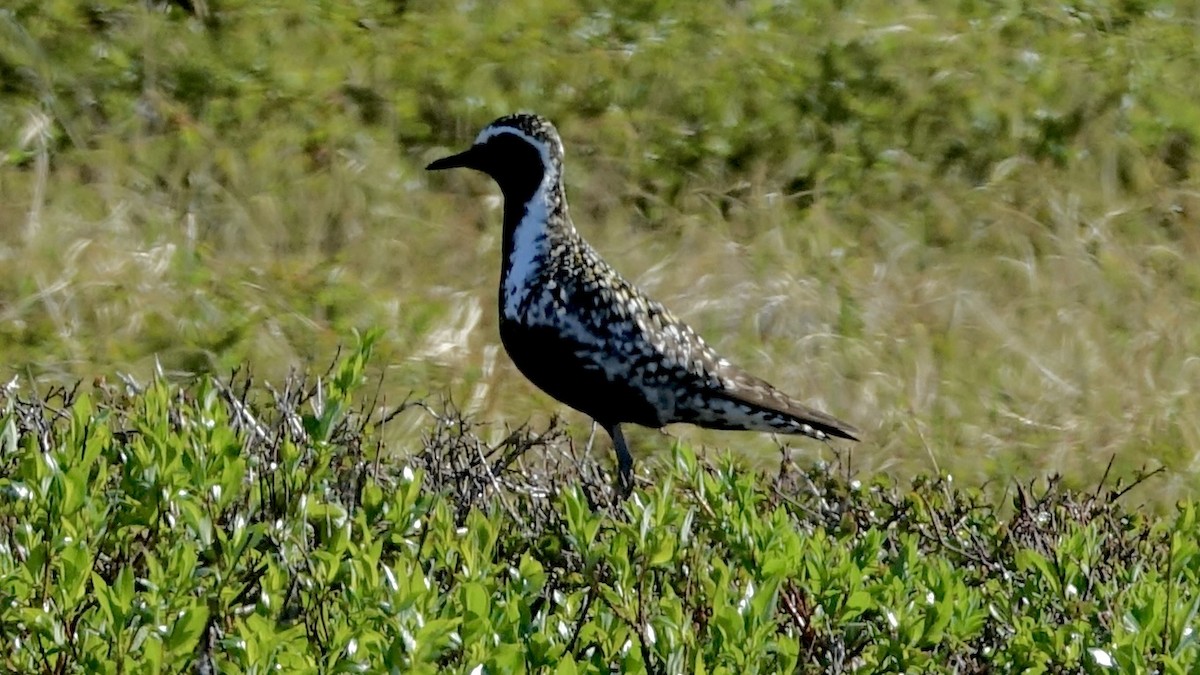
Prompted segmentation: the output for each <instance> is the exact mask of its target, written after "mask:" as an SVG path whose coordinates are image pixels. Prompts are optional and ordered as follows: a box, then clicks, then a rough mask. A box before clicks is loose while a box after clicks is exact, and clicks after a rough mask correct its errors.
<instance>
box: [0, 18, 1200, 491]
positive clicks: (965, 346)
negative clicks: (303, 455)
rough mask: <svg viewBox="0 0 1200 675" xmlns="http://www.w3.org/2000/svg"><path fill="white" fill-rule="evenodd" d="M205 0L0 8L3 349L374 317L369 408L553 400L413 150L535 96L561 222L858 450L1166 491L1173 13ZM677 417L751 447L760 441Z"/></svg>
mask: <svg viewBox="0 0 1200 675" xmlns="http://www.w3.org/2000/svg"><path fill="white" fill-rule="evenodd" d="M198 7H199V9H197V10H196V12H197V13H196V14H189V13H188V12H186V11H184V10H182V9H181V8H180V7H179V6H177V5H173V4H169V3H163V4H151V5H148V6H146V7H137V8H134V7H125V6H123V5H112V4H107V3H103V2H90V3H83V4H73V3H42V2H18V3H17V4H16V5H13V6H11V7H10V8H9V9H6V10H4V11H3V12H2V13H0V31H2V32H3V33H4V35H5V37H6V39H5V40H3V46H0V75H2V76H3V77H2V78H0V79H2V80H3V82H4V83H5V84H4V85H3V87H2V88H0V129H3V132H0V153H3V157H4V159H3V161H2V162H0V220H2V221H3V222H6V223H9V224H11V226H10V227H7V228H4V232H3V233H0V257H2V258H3V260H4V261H5V264H4V265H3V266H2V268H3V271H2V272H0V290H2V293H3V296H4V297H6V298H8V300H7V301H6V302H5V304H4V305H3V307H0V338H2V339H3V344H4V345H5V357H6V358H5V362H6V364H8V368H9V369H10V370H11V371H12V372H14V373H19V374H23V375H30V376H32V377H34V378H36V379H38V380H40V381H43V382H57V383H67V382H71V381H73V380H74V379H76V378H80V377H83V378H92V377H95V376H96V375H97V374H106V375H108V376H109V377H111V376H112V374H113V373H116V372H130V373H134V374H136V375H138V376H139V377H143V378H144V377H147V376H149V375H150V373H152V372H153V371H154V368H155V367H156V365H158V364H161V366H162V368H163V369H164V370H165V371H166V372H168V373H177V374H181V375H188V374H206V373H218V374H219V373H224V372H228V371H229V370H230V369H231V368H233V367H236V366H238V365H240V364H243V363H251V364H253V367H254V368H255V370H256V372H259V373H260V374H263V375H268V376H272V377H276V378H279V377H282V376H283V375H284V373H286V372H287V370H288V369H290V368H292V367H295V366H297V365H308V366H312V365H314V364H319V363H324V362H327V361H328V359H330V358H331V357H332V355H333V353H334V351H335V349H336V347H337V345H338V344H341V343H344V341H345V339H346V336H347V335H349V334H350V333H351V332H352V331H353V330H366V329H368V328H371V327H377V326H378V327H385V328H386V329H387V332H386V334H385V336H384V338H383V340H382V342H381V344H380V345H379V352H380V354H381V356H382V359H381V361H380V363H381V364H385V365H384V370H386V377H385V378H384V390H385V393H386V394H387V395H388V397H389V398H390V399H392V400H400V399H403V398H405V397H406V396H408V395H409V394H410V393H412V392H416V393H417V394H421V395H425V394H435V395H445V396H449V397H452V398H453V400H455V401H458V402H460V403H461V404H462V405H463V406H464V408H465V409H466V410H467V411H469V412H471V413H474V414H478V415H480V416H482V418H483V419H486V420H490V421H493V422H494V423H496V425H497V426H496V427H495V429H494V431H493V432H492V433H493V434H494V435H496V436H499V435H502V434H503V433H504V430H503V423H507V424H510V425H512V424H520V423H522V422H524V421H526V420H528V419H531V416H532V419H533V420H534V422H535V424H544V423H545V420H546V419H547V417H548V416H549V415H551V414H555V413H558V412H560V411H561V407H560V406H558V405H557V404H555V403H554V402H553V401H551V400H549V399H548V398H547V397H545V396H543V395H541V394H539V393H538V392H536V391H534V390H533V388H532V387H530V386H529V385H528V384H527V383H526V382H524V380H523V379H522V378H521V377H520V376H519V375H518V374H517V373H516V372H515V370H514V369H513V367H512V366H511V365H510V364H509V362H508V361H507V360H506V357H505V356H504V355H503V354H502V352H501V351H500V350H499V340H498V336H497V332H496V328H495V312H494V309H493V306H494V302H495V301H494V297H495V290H494V289H495V287H496V279H497V276H498V262H497V260H498V257H499V256H498V249H499V242H498V230H499V227H498V218H499V216H498V213H497V211H496V202H495V191H494V190H493V188H492V187H491V186H490V185H489V184H488V183H487V182H486V181H485V180H484V179H481V178H478V177H474V176H454V177H449V178H446V179H441V178H439V179H436V180H435V179H432V178H429V177H427V176H426V175H425V174H424V172H423V171H422V170H421V167H422V166H423V165H424V163H426V162H427V161H428V160H429V159H431V158H434V157H437V156H440V155H442V154H444V153H447V152H449V151H451V150H454V149H457V148H461V147H463V146H465V145H466V144H468V143H469V142H470V139H471V138H472V136H473V134H474V133H475V131H476V130H477V129H478V128H479V127H481V126H482V125H484V124H486V123H487V122H488V121H490V120H491V119H492V118H493V117H495V116H497V115H499V114H501V113H504V112H508V111H511V110H515V109H532V110H536V111H538V112H541V113H543V114H545V115H547V116H549V117H550V118H552V119H553V120H555V121H556V122H557V123H558V125H559V127H560V129H561V131H562V133H563V135H564V137H565V139H566V142H567V148H568V156H567V181H568V187H569V191H570V197H571V203H572V207H573V215H574V216H575V219H576V221H577V223H578V225H579V227H580V229H581V230H582V231H583V232H584V234H585V235H586V236H587V237H589V238H590V239H591V240H593V242H594V243H595V244H596V245H597V247H598V248H599V249H600V250H601V251H603V252H604V253H605V255H606V256H607V257H608V258H610V259H611V260H612V261H613V262H614V263H615V264H616V266H617V267H618V268H619V269H621V270H622V271H624V272H625V273H626V274H627V275H629V276H631V277H632V278H634V279H635V280H637V281H638V282H639V283H640V284H641V285H642V286H644V287H645V288H647V290H649V291H650V292H651V293H652V294H653V295H655V296H657V297H659V298H660V299H662V300H663V301H664V302H666V304H668V305H669V306H670V307H672V308H673V309H675V310H676V312H677V313H679V314H682V315H683V316H684V317H685V318H686V319H687V320H689V321H691V322H693V323H694V324H696V325H697V327H698V328H700V329H701V331H702V332H703V333H704V334H705V335H706V336H708V337H709V338H710V339H711V340H712V341H713V342H715V343H716V344H717V346H718V347H719V348H720V349H721V350H722V351H724V352H726V353H727V354H728V355H729V356H730V357H731V358H733V359H735V360H737V361H739V362H742V363H744V364H745V366H746V367H748V368H749V369H750V370H752V371H754V372H758V373H762V374H769V375H770V376H771V379H772V380H773V381H775V382H776V383H777V384H778V385H779V386H781V387H782V388H783V389H785V390H788V391H791V392H794V393H797V394H799V395H800V396H801V398H803V399H805V400H807V401H809V402H811V403H813V404H815V405H818V406H820V407H823V408H826V409H828V410H830V411H832V412H834V413H836V414H838V415H839V416H841V417H843V418H846V419H848V420H851V421H853V422H854V423H856V424H858V425H859V426H861V427H863V428H864V429H865V431H866V434H867V438H868V441H867V443H865V444H864V445H863V446H861V449H859V450H857V451H856V452H855V454H854V463H855V466H856V468H858V469H859V470H861V471H863V472H865V473H867V474H875V473H889V474H894V475H900V476H911V475H915V474H917V473H926V472H934V473H936V472H938V471H941V472H948V473H951V474H953V475H955V476H956V477H958V478H959V479H960V480H965V481H967V482H968V483H971V484H982V483H985V482H988V481H992V482H994V483H995V482H998V483H1000V484H1003V483H1005V481H1007V479H1009V478H1010V477H1014V476H1015V477H1020V478H1030V477H1033V476H1039V475H1048V474H1050V473H1054V472H1059V473H1063V474H1064V475H1065V476H1066V477H1067V480H1068V482H1069V483H1070V484H1072V485H1075V486H1083V485H1089V484H1094V483H1095V481H1097V480H1098V479H1099V475H1100V471H1101V470H1102V468H1103V467H1104V466H1106V465H1107V464H1108V462H1109V460H1110V459H1112V460H1113V461H1114V463H1115V468H1116V470H1117V471H1118V473H1120V474H1122V475H1128V474H1129V473H1130V472H1132V471H1135V470H1137V469H1138V468H1141V467H1142V466H1148V467H1156V466H1162V467H1167V468H1169V469H1170V472H1169V473H1168V474H1167V477H1166V478H1164V479H1163V484H1162V485H1160V486H1159V487H1157V488H1156V489H1155V490H1154V491H1153V492H1152V493H1150V494H1146V495H1141V496H1140V497H1139V498H1140V499H1145V500H1149V501H1154V502H1157V503H1160V504H1169V503H1170V502H1171V501H1172V500H1174V499H1176V498H1178V497H1180V496H1184V495H1189V494H1192V486H1193V485H1194V483H1195V475H1196V455H1195V448H1197V447H1198V445H1200V443H1198V441H1200V426H1198V422H1197V420H1200V410H1198V409H1197V403H1196V401H1198V400H1200V397H1198V396H1197V395H1196V394H1197V392H1196V387H1197V382H1200V380H1198V379H1197V372H1196V363H1197V361H1196V360H1195V358H1194V356H1195V355H1196V354H1197V353H1200V328H1198V326H1200V322H1197V321H1196V320H1195V318H1196V316H1197V300H1196V299H1197V297H1198V291H1200V273H1198V272H1197V268H1196V267H1195V266H1194V265H1191V264H1190V263H1189V261H1190V260H1192V259H1194V258H1195V256H1196V254H1197V252H1198V247H1200V235H1197V232H1198V230H1197V229H1196V228H1195V227H1194V224H1195V215H1194V214H1195V212H1196V209H1197V206H1198V205H1197V192H1196V181H1195V178H1194V174H1195V159H1194V156H1193V145H1194V142H1195V138H1196V134H1197V130H1198V129H1200V111H1198V109H1197V106H1196V105H1195V101H1196V100H1200V96H1198V95H1200V92H1198V91H1197V85H1196V84H1195V81H1194V77H1192V74H1193V73H1194V72H1195V69H1196V66H1197V63H1196V61H1197V56H1196V54H1195V50H1194V49H1192V45H1193V41H1192V39H1191V38H1192V33H1193V32H1194V29H1195V25H1196V20H1197V16H1196V14H1195V13H1194V11H1193V10H1191V9H1188V8H1187V7H1182V6H1176V4H1174V3H1154V2H1123V3H1104V2H1074V3H1059V4H1054V5H1044V6H1043V5H1034V6H1028V7H1025V6H1022V5H1017V4H1007V5H1004V4H1002V5H976V4H973V3H959V2H949V1H941V2H936V3H934V4H932V5H929V4H914V3H901V4H895V3H890V2H877V1H870V0H864V1H862V2H853V3H815V4H814V3H805V4H804V5H803V6H799V5H790V4H787V3H775V4H765V3H744V4H741V5H737V6H735V7H724V6H712V7H708V8H705V9H698V10H696V11H695V12H693V13H689V14H687V15H682V14H679V13H678V12H677V11H675V10H673V9H671V7H670V6H669V5H668V4H663V3H657V2H650V1H645V2H636V3H631V4H630V3H627V4H622V5H619V6H615V5H614V6H606V5H603V4H589V3H579V4H576V3H570V2H550V1H541V0H539V1H534V0H525V1H522V2H516V3H506V4H505V5H504V6H503V7H492V6H491V5H486V4H484V5H471V6H464V7H452V6H449V5H446V6H440V5H436V4H424V3H402V4H397V3H393V2H383V1H368V0H364V1H362V2H356V3H352V4H345V3H319V4H317V5H315V6H314V5H313V4H311V3H303V2H279V3H273V4H271V5H262V4H260V3H246V2H239V1H236V0H223V1H222V2H220V3H208V4H206V5H204V6H198ZM569 419H570V420H571V421H572V425H571V427H572V430H573V434H575V435H576V437H577V438H583V437H584V436H585V435H586V433H587V425H586V420H584V419H582V418H581V417H578V416H571V417H570V418H569ZM394 433H395V434H396V436H395V438H393V439H392V440H393V441H394V442H395V443H394V444H395V446H396V447H406V446H410V445H411V444H412V443H413V442H414V441H415V440H416V438H417V436H416V429H415V428H414V427H406V428H402V429H397V430H396V431H395V432H394ZM672 433H674V434H677V435H678V437H679V438H681V439H683V440H685V441H687V442H689V443H693V444H710V445H717V446H728V445H731V444H733V445H735V446H736V448H737V450H738V452H739V454H741V455H742V456H744V457H746V458H748V459H749V460H750V461H752V462H756V461H759V462H769V461H771V460H770V459H769V457H770V455H771V452H770V448H771V447H772V446H771V444H770V443H769V441H768V440H767V439H760V438H756V437H753V436H749V437H748V436H744V435H742V436H730V435H723V434H708V433H701V432H698V431H695V430H692V429H688V428H680V429H677V430H672ZM634 445H635V446H636V450H637V451H638V452H640V453H642V454H653V453H656V452H663V451H665V448H667V447H668V446H669V443H664V442H662V441H661V440H659V438H658V437H657V436H656V435H654V434H641V435H637V436H635V438H634ZM800 452H802V453H803V454H804V455H806V456H809V457H815V456H817V455H819V454H820V453H821V452H822V450H821V449H820V448H814V447H811V446H808V445H805V446H803V447H802V448H801V449H800Z"/></svg>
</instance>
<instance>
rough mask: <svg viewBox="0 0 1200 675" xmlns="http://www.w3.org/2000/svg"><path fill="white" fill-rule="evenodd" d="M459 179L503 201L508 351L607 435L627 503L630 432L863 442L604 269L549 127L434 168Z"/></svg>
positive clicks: (491, 135)
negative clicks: (692, 431)
mask: <svg viewBox="0 0 1200 675" xmlns="http://www.w3.org/2000/svg"><path fill="white" fill-rule="evenodd" d="M459 167H465V168H470V169H475V170H477V171H482V172H483V173H485V174H487V175H488V176H491V177H492V179H493V180H495V181H496V183H497V184H498V185H499V186H500V191H501V192H502V193H503V195H504V232H503V240H502V253H503V259H502V263H501V264H502V267H501V272H500V339H501V341H502V342H503V343H504V348H505V349H506V350H507V351H508V354H509V356H510V357H512V360H513V363H515V364H516V366H517V368H518V369H519V370H520V371H521V372H522V373H523V374H524V375H525V376H526V377H528V378H529V379H530V381H532V382H533V383H534V384H535V385H537V386H538V387H540V388H541V389H542V390H544V391H545V392H546V393H548V394H550V395H551V396H553V397H554V398H556V399H558V400H559V401H562V402H563V403H565V404H567V405H569V406H571V407H572V408H575V409H576V410H578V411H580V412H582V413H584V414H587V415H589V416H590V417H591V418H592V419H594V420H595V421H596V422H597V423H599V424H600V426H602V427H603V428H604V430H605V431H607V432H608V434H609V436H610V437H612V441H613V445H614V446H615V448H616V452H617V467H618V481H619V485H620V488H621V490H622V491H623V492H625V493H628V491H629V490H630V489H632V486H633V457H632V455H630V454H629V448H628V446H627V445H626V443H625V437H624V436H623V435H622V433H621V424H623V423H626V422H631V423H634V424H640V425H643V426H647V427H653V428H659V427H662V426H664V425H667V424H672V423H675V422H686V423H688V424H695V425H697V426H701V427H707V428H711V429H728V430H747V431H765V432H780V433H785V434H803V435H805V436H809V437H812V438H816V439H819V440H826V439H828V438H830V437H834V436H836V437H840V438H847V439H850V440H858V438H857V434H858V431H857V430H856V429H855V428H854V427H852V426H850V425H849V424H846V423H845V422H842V421H841V420H838V419H836V418H834V417H832V416H830V415H828V414H826V413H823V412H821V411H819V410H814V409H812V408H809V407H807V406H805V405H803V404H801V403H800V402H798V401H796V400H795V399H793V398H792V397H790V396H788V395H787V394H784V393H783V392H781V391H779V390H777V389H775V388H774V387H773V386H771V385H770V384H768V383H767V382H765V381H764V380H762V379H759V378H757V377H755V376H753V375H750V374H749V373H747V372H745V371H743V370H742V369H741V368H738V367H737V366H735V365H733V364H732V363H730V362H729V361H727V360H726V359H724V358H722V357H721V356H720V355H718V354H717V353H716V352H715V351H714V350H713V349H712V348H711V347H709V346H708V344H707V343H705V342H704V340H703V339H702V338H701V337H700V336H699V335H697V334H696V332H695V331H694V330H692V329H691V328H690V327H689V326H688V325H687V324H685V323H683V322H682V321H680V320H679V319H677V318H675V316H674V315H673V314H671V313H670V312H668V311H667V310H666V309H665V308H664V307H663V306H662V305H661V304H659V303H657V302H655V301H653V300H651V299H650V298H648V297H646V295H645V294H644V293H642V291H641V290H639V289H638V288H637V287H635V286H634V285H633V284H631V283H629V282H628V281H626V280H625V279H624V278H622V277H621V275H620V274H618V273H617V272H616V270H614V269H613V268H612V267H610V266H609V265H608V263H606V262H604V260H603V259H601V258H600V255H599V254H597V253H596V251H595V250H594V249H593V248H592V247H591V245H589V244H588V243H587V242H586V241H584V240H583V237H581V236H579V233H578V232H576V231H575V225H574V224H573V223H572V222H571V217H570V215H569V214H568V213H567V199H566V194H565V192H564V189H563V146H562V140H561V139H560V138H559V136H558V132H557V130H555V128H554V125H552V124H551V123H550V122H548V121H547V120H545V119H543V118H541V117H539V116H537V115H531V114H516V115H509V116H507V117H501V118H500V119H498V120H496V121H495V122H492V123H491V124H489V125H488V126H487V127H485V128H484V129H483V131H481V132H480V133H479V135H478V137H476V139H475V143H474V145H472V146H471V147H470V148H468V149H467V150H466V151H464V152H461V153H459V154H457V155H453V156H450V157H445V158H443V159H439V160H437V161H435V162H433V163H432V164H430V165H429V166H428V167H426V168H427V169H429V170H431V171H436V170H440V169H453V168H459Z"/></svg>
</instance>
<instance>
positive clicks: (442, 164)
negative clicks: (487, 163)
mask: <svg viewBox="0 0 1200 675" xmlns="http://www.w3.org/2000/svg"><path fill="white" fill-rule="evenodd" d="M478 159H479V157H478V152H477V151H476V150H475V146H471V147H470V148H468V149H466V150H464V151H463V152H460V153H458V154H457V155H450V156H449V157H443V158H441V159H438V160H434V161H433V162H431V163H430V164H429V166H427V167H425V170H426V171H441V170H442V169H458V168H467V169H475V168H478V166H477V161H478Z"/></svg>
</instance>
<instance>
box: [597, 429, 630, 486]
mask: <svg viewBox="0 0 1200 675" xmlns="http://www.w3.org/2000/svg"><path fill="white" fill-rule="evenodd" d="M604 430H605V431H607V432H608V435H609V436H610V437H612V441H613V448H614V449H616V451H617V491H618V492H619V493H620V495H621V497H623V498H624V497H628V496H629V494H630V493H631V492H633V455H631V454H629V446H628V445H626V444H625V435H624V434H622V433H621V425H620V424H606V425H604Z"/></svg>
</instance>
